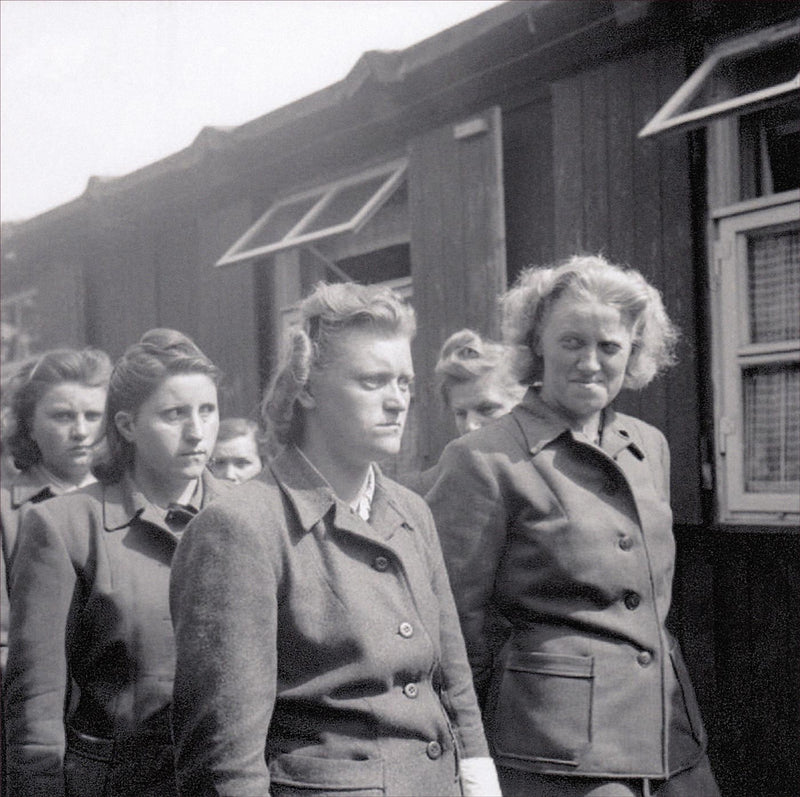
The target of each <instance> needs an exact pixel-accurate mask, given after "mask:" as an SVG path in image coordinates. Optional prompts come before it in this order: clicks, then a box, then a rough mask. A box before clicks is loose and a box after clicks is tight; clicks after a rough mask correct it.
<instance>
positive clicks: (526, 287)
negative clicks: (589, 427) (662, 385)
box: [500, 255, 678, 389]
mask: <svg viewBox="0 0 800 797" xmlns="http://www.w3.org/2000/svg"><path fill="white" fill-rule="evenodd" d="M564 295H569V296H570V297H572V298H573V299H574V300H575V301H597V302H600V303H601V304H606V305H609V306H610V307H615V308H617V309H618V310H619V312H620V315H621V316H622V318H623V319H624V320H625V321H626V322H627V323H628V324H630V326H631V330H632V333H633V345H632V351H631V356H630V358H629V360H628V367H627V370H626V375H625V381H624V383H623V386H624V387H626V388H633V389H640V388H643V387H645V386H647V385H648V384H649V383H650V382H651V381H652V380H653V379H654V377H655V376H656V375H657V374H658V373H660V372H661V371H663V370H664V369H666V368H668V367H669V366H671V365H674V363H675V346H676V344H677V340H678V331H677V328H676V327H675V326H674V324H673V323H672V322H671V321H670V319H669V316H668V315H667V312H666V310H665V309H664V303H663V301H662V300H661V294H660V293H659V292H658V291H657V290H656V289H655V288H654V287H653V286H652V285H650V283H649V282H647V280H646V279H645V278H644V277H643V276H642V275H641V274H640V273H639V272H638V271H636V270H635V269H632V268H626V267H623V266H617V265H614V264H612V263H610V262H609V261H607V260H606V259H605V258H603V257H600V256H599V255H597V256H578V255H576V256H574V257H572V258H570V259H569V260H567V261H565V262H564V263H561V264H560V265H559V266H556V267H554V268H530V269H526V270H525V271H523V272H522V273H521V274H520V276H519V278H518V280H517V282H516V284H515V285H514V287H513V288H512V289H511V290H509V291H508V292H507V293H506V294H505V295H504V296H503V297H502V298H501V300H500V301H501V306H502V310H503V338H504V340H505V341H506V342H507V343H509V344H510V345H513V346H515V347H516V348H517V352H518V357H517V366H516V369H517V375H518V377H519V379H520V380H521V381H523V382H526V383H528V384H530V383H531V382H534V381H536V380H538V379H541V376H542V367H543V363H542V361H541V357H539V356H538V355H537V354H536V349H537V348H538V343H539V338H540V335H541V331H542V327H543V325H544V324H545V323H546V321H547V316H548V313H549V311H550V309H551V308H552V307H553V305H554V304H555V303H556V302H557V301H558V299H560V298H561V296H564Z"/></svg>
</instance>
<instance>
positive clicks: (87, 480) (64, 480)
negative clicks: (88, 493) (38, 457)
mask: <svg viewBox="0 0 800 797" xmlns="http://www.w3.org/2000/svg"><path fill="white" fill-rule="evenodd" d="M39 470H41V472H42V473H43V474H44V476H45V478H46V479H47V480H48V481H49V482H50V483H51V485H52V486H53V487H55V488H56V490H58V491H59V492H62V493H68V492H70V491H71V490H77V489H78V488H79V487H86V485H87V484H93V483H94V481H95V478H94V476H92V473H91V471H87V472H86V473H80V474H74V475H66V476H65V475H64V474H56V473H54V472H53V471H52V470H50V468H48V467H47V466H46V465H45V464H44V463H43V462H40V463H39Z"/></svg>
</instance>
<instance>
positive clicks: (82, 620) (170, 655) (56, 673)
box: [3, 472, 229, 797]
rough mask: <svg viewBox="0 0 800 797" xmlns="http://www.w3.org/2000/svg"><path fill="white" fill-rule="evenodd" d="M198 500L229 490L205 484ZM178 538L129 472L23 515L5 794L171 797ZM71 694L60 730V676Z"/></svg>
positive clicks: (7, 689)
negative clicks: (75, 694) (171, 596)
mask: <svg viewBox="0 0 800 797" xmlns="http://www.w3.org/2000/svg"><path fill="white" fill-rule="evenodd" d="M203 488H204V489H203V502H204V504H205V503H208V502H209V501H211V500H212V499H213V498H214V497H215V496H216V495H218V494H219V493H220V492H221V491H224V490H227V489H229V488H228V486H227V485H226V484H222V483H220V482H219V481H217V480H216V479H214V477H213V476H211V474H210V473H207V472H206V473H204V475H203ZM177 543H178V538H177V536H176V535H175V534H173V533H172V532H171V531H170V530H169V528H168V527H167V526H166V525H165V524H164V521H163V520H162V519H161V518H160V517H159V516H158V514H157V513H156V511H155V510H154V509H153V508H152V505H150V504H149V502H147V501H146V499H144V497H143V496H142V495H141V494H140V493H138V492H137V491H136V489H135V488H134V486H133V483H132V482H131V481H130V479H128V478H127V477H125V478H123V481H122V482H121V483H119V484H112V485H108V486H103V485H100V484H93V485H90V486H89V487H86V488H83V489H82V490H78V491H76V492H73V493H69V494H67V495H63V496H58V497H56V498H51V499H50V500H48V501H45V502H44V503H41V504H36V505H33V506H31V507H30V508H27V509H26V511H25V512H24V514H23V518H22V523H21V526H20V532H19V541H18V544H17V551H16V556H15V559H14V564H13V569H12V572H11V606H12V610H11V629H10V635H9V659H8V672H7V673H6V678H5V681H4V690H3V692H4V700H5V716H4V720H5V729H6V735H7V736H6V738H7V740H8V747H7V766H8V773H7V774H8V782H7V786H8V793H9V794H13V795H14V797H49V796H50V795H58V796H59V797H60V796H61V795H65V794H66V795H68V796H69V795H80V797H105V796H106V795H109V796H110V795H118V794H131V795H133V794H135V795H148V794H159V795H165V794H170V793H174V789H175V786H174V783H175V778H174V767H173V761H172V758H173V756H172V746H171V740H170V729H169V706H170V702H171V697H172V679H173V675H174V669H175V645H174V638H173V633H172V625H171V623H170V617H169V605H168V587H169V570H170V562H171V560H172V556H173V553H174V551H175V548H176V546H177ZM70 676H71V679H72V680H74V682H75V683H76V684H77V686H78V688H79V690H80V697H79V700H78V701H77V705H76V706H75V705H74V701H73V708H72V710H71V714H70V717H69V728H67V726H66V723H65V718H64V715H65V707H66V706H67V705H69V703H70V695H69V688H70V683H71V679H70Z"/></svg>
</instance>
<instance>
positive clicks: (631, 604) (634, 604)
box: [625, 592, 642, 611]
mask: <svg viewBox="0 0 800 797" xmlns="http://www.w3.org/2000/svg"><path fill="white" fill-rule="evenodd" d="M641 602H642V599H641V598H640V597H639V596H638V595H637V594H636V593H635V592H629V593H628V594H627V595H626V596H625V606H627V607H628V608H629V609H630V610H631V611H633V610H634V609H637V608H638V607H639V604H640V603H641Z"/></svg>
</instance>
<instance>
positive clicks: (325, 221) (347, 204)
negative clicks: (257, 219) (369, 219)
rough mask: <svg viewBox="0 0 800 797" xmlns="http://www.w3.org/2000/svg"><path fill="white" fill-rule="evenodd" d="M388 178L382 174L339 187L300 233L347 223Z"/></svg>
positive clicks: (303, 233)
mask: <svg viewBox="0 0 800 797" xmlns="http://www.w3.org/2000/svg"><path fill="white" fill-rule="evenodd" d="M388 179H389V176H387V175H386V174H382V175H379V176H378V177H373V178H371V179H369V180H365V181H364V182H363V183H356V184H355V185H348V186H345V187H344V188H340V189H339V190H338V191H337V192H336V194H335V196H334V197H333V199H331V201H330V202H328V205H327V207H325V209H324V210H323V211H322V212H321V213H320V214H319V216H317V218H315V219H314V220H313V221H312V222H311V224H309V225H308V227H306V228H304V229H303V230H302V231H301V233H300V234H301V235H305V234H306V233H309V232H317V231H318V230H325V229H327V228H328V227H337V226H338V225H340V224H345V223H347V222H348V221H350V219H352V218H353V216H355V215H356V214H357V213H358V211H359V210H361V208H363V207H364V205H366V204H367V201H368V200H370V199H371V198H372V197H373V195H374V194H375V192H376V191H377V190H378V189H379V188H380V187H381V186H382V185H383V184H384V183H385V182H386V181H387V180H388Z"/></svg>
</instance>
